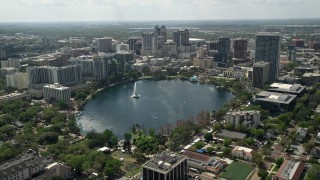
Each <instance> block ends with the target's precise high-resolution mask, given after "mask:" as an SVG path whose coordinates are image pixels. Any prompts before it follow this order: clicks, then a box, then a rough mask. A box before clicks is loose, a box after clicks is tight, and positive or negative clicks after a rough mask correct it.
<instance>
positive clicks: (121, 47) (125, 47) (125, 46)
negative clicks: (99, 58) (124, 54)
mask: <svg viewBox="0 0 320 180" xmlns="http://www.w3.org/2000/svg"><path fill="white" fill-rule="evenodd" d="M116 51H117V52H119V51H129V44H123V43H121V44H117V47H116Z"/></svg>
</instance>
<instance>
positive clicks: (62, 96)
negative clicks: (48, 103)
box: [43, 83, 71, 102]
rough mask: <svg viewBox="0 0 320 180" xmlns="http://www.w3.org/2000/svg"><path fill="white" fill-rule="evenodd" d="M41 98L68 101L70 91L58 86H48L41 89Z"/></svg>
mask: <svg viewBox="0 0 320 180" xmlns="http://www.w3.org/2000/svg"><path fill="white" fill-rule="evenodd" d="M43 96H44V99H45V100H63V101H65V102H67V101H69V100H70V97H71V91H70V88H69V87H65V86H62V85H60V84H57V83H56V84H48V85H45V86H44V87H43Z"/></svg>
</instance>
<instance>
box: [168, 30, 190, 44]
mask: <svg viewBox="0 0 320 180" xmlns="http://www.w3.org/2000/svg"><path fill="white" fill-rule="evenodd" d="M172 39H173V41H174V42H176V43H177V47H179V46H188V45H189V31H188V30H187V29H180V30H179V31H177V32H173V34H172Z"/></svg>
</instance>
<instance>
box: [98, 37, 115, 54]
mask: <svg viewBox="0 0 320 180" xmlns="http://www.w3.org/2000/svg"><path fill="white" fill-rule="evenodd" d="M99 51H100V52H105V53H108V52H112V38H111V37H104V38H99Z"/></svg>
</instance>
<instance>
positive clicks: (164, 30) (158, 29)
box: [154, 25, 168, 43]
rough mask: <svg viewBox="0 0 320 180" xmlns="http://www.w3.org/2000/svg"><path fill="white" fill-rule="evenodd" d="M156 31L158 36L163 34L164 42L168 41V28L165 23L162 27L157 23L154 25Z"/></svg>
mask: <svg viewBox="0 0 320 180" xmlns="http://www.w3.org/2000/svg"><path fill="white" fill-rule="evenodd" d="M154 33H155V34H156V35H157V36H162V37H163V43H165V42H167V39H168V36H167V28H166V26H165V25H162V26H161V27H160V26H158V25H156V26H155V27H154Z"/></svg>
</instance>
